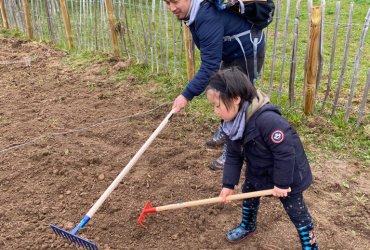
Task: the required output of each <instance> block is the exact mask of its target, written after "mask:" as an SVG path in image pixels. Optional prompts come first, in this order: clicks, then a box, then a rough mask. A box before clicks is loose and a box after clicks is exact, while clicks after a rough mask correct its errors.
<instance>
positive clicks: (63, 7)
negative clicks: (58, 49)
mask: <svg viewBox="0 0 370 250" xmlns="http://www.w3.org/2000/svg"><path fill="white" fill-rule="evenodd" d="M59 3H60V9H61V11H62V16H63V22H64V27H65V30H66V35H67V39H68V45H69V48H70V49H72V48H73V39H72V31H71V23H70V21H69V16H68V9H67V4H66V0H59Z"/></svg>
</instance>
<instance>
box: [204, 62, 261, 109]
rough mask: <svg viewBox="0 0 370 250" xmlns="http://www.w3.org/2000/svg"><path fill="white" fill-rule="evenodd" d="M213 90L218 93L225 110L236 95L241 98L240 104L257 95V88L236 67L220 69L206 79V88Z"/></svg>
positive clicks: (250, 100) (249, 100)
mask: <svg viewBox="0 0 370 250" xmlns="http://www.w3.org/2000/svg"><path fill="white" fill-rule="evenodd" d="M211 89H212V90H215V91H218V92H219V93H220V99H221V100H222V102H223V103H224V104H225V107H226V109H227V110H229V107H230V106H231V104H232V102H233V100H234V99H235V98H237V97H240V98H241V105H240V107H241V106H242V103H243V102H244V101H248V102H252V100H253V99H254V98H255V97H257V90H256V88H255V87H254V86H253V84H252V83H251V81H250V80H249V78H248V76H247V75H246V74H244V73H243V72H242V71H241V70H240V69H239V68H238V67H231V68H228V69H224V70H220V71H219V72H217V73H215V74H214V75H213V76H211V78H210V79H209V81H208V86H207V88H206V90H205V91H206V92H207V91H208V90H211Z"/></svg>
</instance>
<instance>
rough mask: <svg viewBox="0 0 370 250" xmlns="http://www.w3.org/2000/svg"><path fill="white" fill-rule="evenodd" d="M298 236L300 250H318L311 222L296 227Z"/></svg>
mask: <svg viewBox="0 0 370 250" xmlns="http://www.w3.org/2000/svg"><path fill="white" fill-rule="evenodd" d="M297 231H298V235H299V238H300V239H301V244H302V250H318V249H319V246H318V244H317V239H316V235H315V231H314V228H313V224H310V225H308V226H303V227H300V228H297Z"/></svg>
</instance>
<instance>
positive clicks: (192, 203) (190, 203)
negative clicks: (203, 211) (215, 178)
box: [156, 188, 291, 212]
mask: <svg viewBox="0 0 370 250" xmlns="http://www.w3.org/2000/svg"><path fill="white" fill-rule="evenodd" d="M272 191H273V189H267V190H262V191H255V192H249V193H241V194H234V195H230V196H228V197H227V198H226V200H227V201H234V200H243V199H247V198H255V197H261V196H267V195H272ZM290 191H291V189H290V188H289V192H290ZM219 202H222V198H221V197H214V198H209V199H203V200H196V201H188V202H179V203H176V204H170V205H165V206H160V207H156V212H160V211H165V210H173V209H179V208H185V207H194V206H200V205H206V204H213V203H219Z"/></svg>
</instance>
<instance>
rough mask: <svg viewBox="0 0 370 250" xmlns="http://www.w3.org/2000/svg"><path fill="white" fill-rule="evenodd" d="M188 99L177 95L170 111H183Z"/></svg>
mask: <svg viewBox="0 0 370 250" xmlns="http://www.w3.org/2000/svg"><path fill="white" fill-rule="evenodd" d="M188 102H189V101H188V99H186V98H185V96H183V95H179V96H178V97H176V99H175V101H174V102H173V104H172V109H175V112H176V113H177V112H179V111H180V110H181V109H183V108H184V107H185V106H186V104H188Z"/></svg>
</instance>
